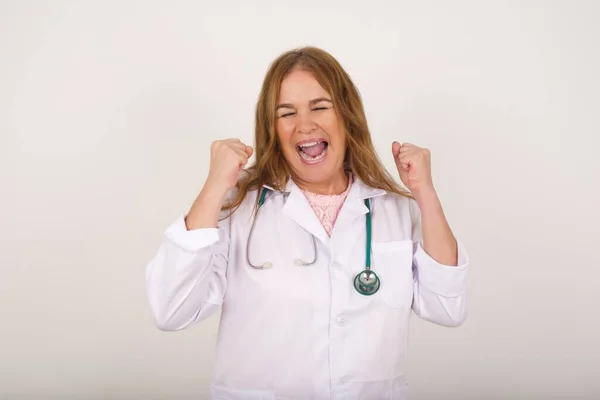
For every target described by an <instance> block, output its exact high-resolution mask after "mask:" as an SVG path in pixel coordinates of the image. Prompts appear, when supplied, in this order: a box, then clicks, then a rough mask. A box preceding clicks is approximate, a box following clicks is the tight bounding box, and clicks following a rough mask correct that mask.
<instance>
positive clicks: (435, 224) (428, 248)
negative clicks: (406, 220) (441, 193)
mask: <svg viewBox="0 0 600 400" xmlns="http://www.w3.org/2000/svg"><path fill="white" fill-rule="evenodd" d="M415 199H416V200H417V204H418V205H419V209H420V211H421V226H422V231H423V249H424V250H425V252H426V253H427V254H429V256H430V257H431V258H433V259H434V260H435V261H437V262H438V263H440V264H443V265H450V266H456V265H457V264H458V249H457V243H456V238H455V237H454V234H453V233H452V230H451V229H450V226H449V225H448V222H447V221H446V216H445V215H444V210H443V208H442V204H441V202H440V200H439V198H438V196H437V193H436V192H435V190H434V189H431V190H429V191H427V192H424V193H420V194H419V195H418V196H415Z"/></svg>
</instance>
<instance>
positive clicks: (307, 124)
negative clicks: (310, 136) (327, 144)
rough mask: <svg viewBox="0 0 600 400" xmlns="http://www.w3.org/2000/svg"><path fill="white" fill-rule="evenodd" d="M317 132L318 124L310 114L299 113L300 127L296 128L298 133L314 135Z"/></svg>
mask: <svg viewBox="0 0 600 400" xmlns="http://www.w3.org/2000/svg"><path fill="white" fill-rule="evenodd" d="M315 130H317V124H316V123H315V121H313V119H312V118H311V116H310V112H307V113H299V115H298V125H297V126H296V132H298V133H312V132H313V131H315Z"/></svg>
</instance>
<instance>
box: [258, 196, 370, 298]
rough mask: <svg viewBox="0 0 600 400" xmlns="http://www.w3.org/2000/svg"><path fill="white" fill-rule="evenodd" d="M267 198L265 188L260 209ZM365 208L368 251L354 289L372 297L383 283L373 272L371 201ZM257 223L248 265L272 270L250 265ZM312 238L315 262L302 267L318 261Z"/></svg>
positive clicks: (260, 199) (266, 266)
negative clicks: (366, 210)
mask: <svg viewBox="0 0 600 400" xmlns="http://www.w3.org/2000/svg"><path fill="white" fill-rule="evenodd" d="M266 196H267V189H266V188H265V189H263V190H262V191H261V193H260V198H259V199H258V208H259V209H260V208H261V207H262V206H263V204H265V200H266ZM365 206H367V209H368V212H367V215H366V228H367V240H366V249H365V251H366V260H365V269H364V270H363V271H361V272H359V273H358V274H357V275H356V276H355V277H354V289H356V291H357V292H358V293H360V294H362V295H365V296H370V295H372V294H375V293H377V291H378V290H379V287H380V286H381V281H380V280H379V277H378V276H377V274H376V273H375V272H373V271H372V270H371V239H372V238H371V234H372V231H373V229H372V223H371V202H370V200H369V199H365ZM257 216H258V215H257ZM255 222H256V218H254V221H252V227H251V228H250V235H249V237H248V243H247V246H246V257H247V258H248V264H250V265H251V266H252V267H253V268H258V269H266V268H270V267H271V263H269V262H267V263H264V264H263V265H261V266H255V265H253V264H252V263H250V260H249V257H248V249H249V248H250V242H251V237H252V233H253V231H254V223H255ZM311 238H312V240H313V250H314V257H313V261H311V262H303V261H302V262H301V264H302V265H310V264H314V262H315V261H316V259H317V251H316V244H315V238H314V237H313V236H312V235H311Z"/></svg>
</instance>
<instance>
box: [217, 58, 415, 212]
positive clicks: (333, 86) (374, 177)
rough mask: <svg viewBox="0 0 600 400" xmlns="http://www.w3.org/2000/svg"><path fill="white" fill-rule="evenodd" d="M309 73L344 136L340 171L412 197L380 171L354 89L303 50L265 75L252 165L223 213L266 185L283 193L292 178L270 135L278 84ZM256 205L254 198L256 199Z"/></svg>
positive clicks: (340, 72) (330, 62) (335, 68)
mask: <svg viewBox="0 0 600 400" xmlns="http://www.w3.org/2000/svg"><path fill="white" fill-rule="evenodd" d="M296 69H301V70H305V71H307V72H310V73H311V74H312V75H313V76H314V77H315V79H316V80H317V81H318V82H319V84H320V85H321V86H322V87H323V88H324V89H325V90H326V91H327V92H328V93H329V94H330V95H331V97H332V99H331V100H332V101H333V105H334V110H336V113H337V115H338V118H340V120H341V121H342V123H343V126H344V128H345V132H346V143H347V144H346V155H345V166H346V169H347V170H348V171H349V172H352V174H354V175H355V176H357V177H358V178H359V179H360V180H362V181H363V182H364V183H365V184H367V185H368V186H371V187H374V188H378V189H383V190H386V191H388V192H393V193H397V194H399V195H401V196H406V197H412V196H411V195H410V193H409V192H408V191H406V190H405V189H404V188H402V187H401V186H400V185H399V184H398V183H397V182H396V181H395V180H394V179H393V178H392V176H391V175H390V173H389V172H388V171H387V170H386V168H385V167H384V166H383V164H382V163H381V161H380V160H379V157H378V156H377V153H376V151H375V148H374V146H373V142H372V140H371V134H370V132H369V128H368V125H367V119H366V116H365V112H364V108H363V104H362V100H361V97H360V94H359V92H358V89H357V88H356V86H355V85H354V83H353V82H352V80H351V79H350V76H349V75H348V74H347V73H346V71H345V70H344V69H343V68H342V66H341V65H340V63H339V62H338V61H337V60H336V59H335V58H334V57H333V56H331V55H330V54H329V53H327V52H326V51H324V50H322V49H319V48H316V47H302V48H298V49H294V50H290V51H287V52H285V53H283V54H281V55H280V56H279V57H278V58H277V59H275V60H274V61H273V62H272V63H271V65H270V67H269V69H268V71H267V74H266V75H265V78H264V81H263V84H262V89H261V91H260V95H259V98H258V101H257V104H256V115H255V131H254V149H255V155H256V162H255V163H254V164H253V165H251V166H250V167H248V168H247V169H246V170H245V172H246V173H244V174H243V175H242V177H241V178H240V180H239V181H238V183H237V185H236V190H235V192H234V194H233V197H232V199H231V200H230V202H228V204H227V205H226V206H224V210H228V209H229V210H232V211H231V212H233V211H234V210H235V209H236V208H237V207H238V206H239V205H240V204H241V203H242V201H243V200H244V198H245V197H246V195H247V193H248V191H249V190H252V189H260V188H261V187H262V186H263V185H265V184H266V185H269V186H271V187H273V188H274V189H277V190H284V189H285V187H286V185H287V182H288V179H290V177H291V170H290V167H289V165H288V163H287V161H286V160H285V158H284V156H283V152H282V151H281V146H280V144H279V141H278V138H277V133H276V130H275V120H276V114H275V110H276V107H277V101H278V97H279V90H280V87H281V82H282V81H283V79H284V78H285V77H286V76H287V75H288V74H289V73H290V72H292V71H293V70H296ZM257 201H258V196H257Z"/></svg>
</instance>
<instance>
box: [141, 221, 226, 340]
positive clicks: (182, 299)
mask: <svg viewBox="0 0 600 400" xmlns="http://www.w3.org/2000/svg"><path fill="white" fill-rule="evenodd" d="M229 224H230V218H227V219H225V220H222V221H220V222H219V224H218V226H217V228H207V229H195V230H191V231H188V230H187V228H186V224H185V215H181V216H179V218H177V220H175V221H174V222H173V223H172V224H171V225H170V226H169V227H168V228H167V230H166V231H165V232H164V235H163V238H162V243H161V245H160V247H159V249H158V251H157V253H156V254H155V255H154V257H153V259H152V260H151V261H150V263H149V264H148V266H147V267H146V292H147V297H148V302H149V306H150V312H151V315H152V319H153V322H154V324H155V325H156V326H157V327H158V328H159V329H161V330H165V331H177V330H181V329H185V328H187V327H189V326H191V325H193V324H195V323H196V322H199V321H201V320H203V319H205V318H207V317H209V316H210V315H212V314H213V313H214V312H215V311H216V310H217V309H218V308H219V307H220V305H221V304H222V302H223V296H224V293H225V289H226V286H227V282H226V269H227V260H228V251H229V232H230V229H229Z"/></svg>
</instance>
